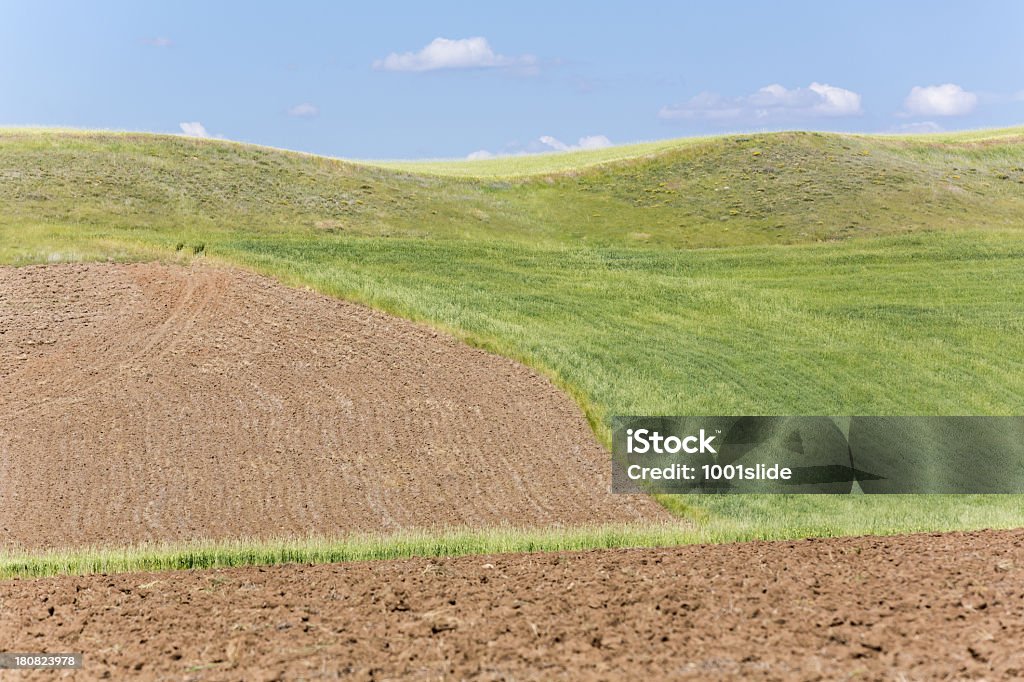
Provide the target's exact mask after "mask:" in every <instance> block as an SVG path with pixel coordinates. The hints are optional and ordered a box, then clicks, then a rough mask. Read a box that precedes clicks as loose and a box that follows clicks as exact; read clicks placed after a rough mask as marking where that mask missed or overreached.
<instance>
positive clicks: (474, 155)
mask: <svg viewBox="0 0 1024 682" xmlns="http://www.w3.org/2000/svg"><path fill="white" fill-rule="evenodd" d="M466 158H467V159H469V160H470V161H475V160H479V159H493V158H494V154H492V153H491V152H489V151H487V150H486V149H478V150H476V151H475V152H470V153H469V154H466Z"/></svg>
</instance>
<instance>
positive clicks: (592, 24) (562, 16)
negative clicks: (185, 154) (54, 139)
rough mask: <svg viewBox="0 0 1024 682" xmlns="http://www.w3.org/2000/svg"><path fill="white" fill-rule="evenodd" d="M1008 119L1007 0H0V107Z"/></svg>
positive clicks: (573, 123) (495, 122)
mask: <svg viewBox="0 0 1024 682" xmlns="http://www.w3.org/2000/svg"><path fill="white" fill-rule="evenodd" d="M1022 123H1024V2H1020V1H1019V0H1013V1H1007V2H974V3H967V2H956V3H953V2H946V3H944V2H911V1H905V2H871V1H859V2H776V3H767V2H753V1H750V2H708V3H697V2H692V3H684V2H672V3H670V2H642V1H631V2H622V3H617V2H611V3H603V4H600V5H596V6H595V3H583V2H579V3H575V2H550V1H549V2H515V3H501V4H498V3H479V2H475V3H469V2H467V3H438V2H433V3H422V2H421V3H411V2H410V3H408V4H402V3H386V4H385V3H346V4H343V3H338V2H330V3H328V2H323V3H314V2H301V1H299V0H293V1H290V2H287V3H284V2H277V3H259V2H248V3H242V2H238V3H228V2H209V1H207V2H201V3H199V2H175V3H170V2H166V3H157V2H151V3H149V2H147V3H140V2H96V3H79V2H46V1H45V0H36V1H34V2H20V1H11V0H5V1H4V2H3V3H2V4H0V125H61V126H75V127H85V128H109V129H129V130H148V131H156V132H176V133H179V132H186V133H189V134H198V135H204V134H205V135H210V136H223V137H226V138H229V139H234V140H243V141H248V142H257V143H261V144H268V145H273V146H278V147H286V148H291V149H300V150H305V151H311V152H317V153H322V154H330V155H335V156H343V157H350V158H418V157H461V156H466V155H468V154H474V153H475V154H476V155H478V156H483V155H487V154H509V153H522V152H533V151H545V150H547V151H550V150H552V149H560V148H571V147H574V146H579V145H583V146H601V145H604V144H607V143H609V142H612V143H625V142H632V141H639V140H654V139H662V138H669V137H680V136H686V135H697V134H709V133H719V132H732V131H740V130H743V131H746V130H773V129H793V128H800V129H818V130H848V131H869V132H874V131H878V132H887V131H897V130H908V131H928V130H938V129H943V130H957V129H964V128H978V127H988V126H1006V125H1017V124H1022Z"/></svg>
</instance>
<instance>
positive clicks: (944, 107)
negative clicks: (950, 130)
mask: <svg viewBox="0 0 1024 682" xmlns="http://www.w3.org/2000/svg"><path fill="white" fill-rule="evenodd" d="M977 105H978V96H977V95H976V94H974V93H973V92H968V91H967V90H964V89H963V88H961V87H960V86H959V85H955V84H954V83H945V84H943V85H929V86H926V87H921V86H916V87H914V88H912V89H911V90H910V94H909V95H907V98H906V99H905V100H904V101H903V108H904V110H905V113H906V115H909V116H964V115H966V114H969V113H971V112H972V111H974V107H976V106H977Z"/></svg>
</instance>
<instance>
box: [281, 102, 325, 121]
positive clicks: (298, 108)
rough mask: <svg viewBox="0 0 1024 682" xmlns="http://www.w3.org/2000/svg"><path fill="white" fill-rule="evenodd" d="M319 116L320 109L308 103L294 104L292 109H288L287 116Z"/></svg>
mask: <svg viewBox="0 0 1024 682" xmlns="http://www.w3.org/2000/svg"><path fill="white" fill-rule="evenodd" d="M319 114H320V108H319V107H317V106H316V105H315V104H310V103H309V102H303V103H302V104H296V105H295V106H294V107H290V108H289V109H288V115H289V116H295V117H297V118H313V117H314V116H318V115H319Z"/></svg>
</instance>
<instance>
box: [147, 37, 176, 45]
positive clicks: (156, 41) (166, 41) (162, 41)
mask: <svg viewBox="0 0 1024 682" xmlns="http://www.w3.org/2000/svg"><path fill="white" fill-rule="evenodd" d="M142 42H143V43H144V44H146V45H149V46H150V47H173V46H174V41H173V40H171V39H170V38H146V39H145V40H143V41H142Z"/></svg>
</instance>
